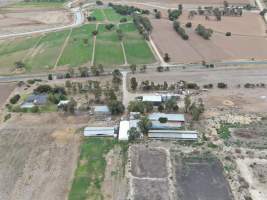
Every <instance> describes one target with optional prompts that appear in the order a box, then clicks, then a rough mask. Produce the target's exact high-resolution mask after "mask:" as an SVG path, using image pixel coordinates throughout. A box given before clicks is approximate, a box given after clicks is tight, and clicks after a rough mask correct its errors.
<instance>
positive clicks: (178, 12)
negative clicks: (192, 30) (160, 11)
mask: <svg viewBox="0 0 267 200" xmlns="http://www.w3.org/2000/svg"><path fill="white" fill-rule="evenodd" d="M168 13H169V20H171V21H174V20H176V19H178V17H180V15H181V14H182V11H181V10H168Z"/></svg>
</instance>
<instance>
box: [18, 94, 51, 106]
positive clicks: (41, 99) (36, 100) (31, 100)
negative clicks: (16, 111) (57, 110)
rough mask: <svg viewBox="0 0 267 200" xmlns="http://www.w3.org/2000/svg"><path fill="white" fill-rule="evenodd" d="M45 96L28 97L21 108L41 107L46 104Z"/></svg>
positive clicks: (46, 96) (46, 97)
mask: <svg viewBox="0 0 267 200" xmlns="http://www.w3.org/2000/svg"><path fill="white" fill-rule="evenodd" d="M47 99H48V95H47V94H36V95H35V94H33V95H30V96H29V97H28V98H27V99H26V100H25V101H24V102H23V103H22V104H21V106H20V107H21V108H32V107H34V106H41V105H45V104H46V103H47Z"/></svg>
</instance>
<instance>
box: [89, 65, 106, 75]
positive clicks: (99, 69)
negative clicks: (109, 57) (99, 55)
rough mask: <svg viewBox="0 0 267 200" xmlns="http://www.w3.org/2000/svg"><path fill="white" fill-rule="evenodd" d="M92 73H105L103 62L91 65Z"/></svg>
mask: <svg viewBox="0 0 267 200" xmlns="http://www.w3.org/2000/svg"><path fill="white" fill-rule="evenodd" d="M91 73H92V74H93V75H94V76H99V75H100V74H102V73H104V66H103V65H102V64H98V65H93V66H91Z"/></svg>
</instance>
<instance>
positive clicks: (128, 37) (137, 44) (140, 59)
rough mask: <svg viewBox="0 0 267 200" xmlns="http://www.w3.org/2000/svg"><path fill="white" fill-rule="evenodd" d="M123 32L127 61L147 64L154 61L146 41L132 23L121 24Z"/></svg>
mask: <svg viewBox="0 0 267 200" xmlns="http://www.w3.org/2000/svg"><path fill="white" fill-rule="evenodd" d="M120 29H121V30H122V31H123V33H124V40H123V44H124V49H125V53H126V58H127V62H128V63H130V64H147V63H152V62H154V61H155V58H154V55H153V53H152V51H151V49H150V47H149V46H148V44H147V42H146V41H145V40H144V39H143V37H142V36H141V35H140V34H139V33H138V32H137V30H136V27H135V26H134V24H132V23H127V24H121V25H120Z"/></svg>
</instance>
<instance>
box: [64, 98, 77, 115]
mask: <svg viewBox="0 0 267 200" xmlns="http://www.w3.org/2000/svg"><path fill="white" fill-rule="evenodd" d="M76 105H77V102H76V101H75V100H74V99H73V98H71V99H70V101H69V103H68V104H66V105H64V106H63V110H64V111H65V112H67V113H70V114H74V112H75V109H76Z"/></svg>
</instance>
